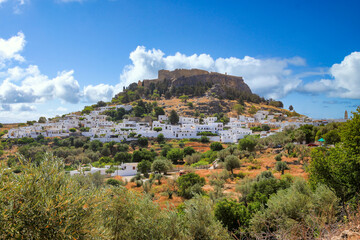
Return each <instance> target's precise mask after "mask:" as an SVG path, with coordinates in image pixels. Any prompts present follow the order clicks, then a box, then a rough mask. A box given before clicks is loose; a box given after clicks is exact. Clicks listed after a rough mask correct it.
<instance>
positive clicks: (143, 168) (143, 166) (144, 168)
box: [137, 160, 151, 175]
mask: <svg viewBox="0 0 360 240" xmlns="http://www.w3.org/2000/svg"><path fill="white" fill-rule="evenodd" d="M137 170H138V172H141V173H142V174H144V175H148V172H149V171H150V170H151V162H150V161H148V160H142V161H141V162H139V164H138V165H137Z"/></svg>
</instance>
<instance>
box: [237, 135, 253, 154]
mask: <svg viewBox="0 0 360 240" xmlns="http://www.w3.org/2000/svg"><path fill="white" fill-rule="evenodd" d="M256 144H257V142H256V139H255V138H254V137H253V136H246V137H245V138H243V139H240V140H239V145H238V147H239V149H240V150H246V151H249V152H253V151H254V150H255V146H256Z"/></svg>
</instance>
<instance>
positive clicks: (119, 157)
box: [114, 152, 132, 163]
mask: <svg viewBox="0 0 360 240" xmlns="http://www.w3.org/2000/svg"><path fill="white" fill-rule="evenodd" d="M131 158H132V156H131V154H130V153H127V152H118V153H116V154H115V156H114V160H115V162H116V163H127V162H131Z"/></svg>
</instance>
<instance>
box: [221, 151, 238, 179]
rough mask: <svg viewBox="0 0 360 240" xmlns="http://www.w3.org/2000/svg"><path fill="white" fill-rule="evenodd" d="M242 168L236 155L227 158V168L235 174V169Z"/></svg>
mask: <svg viewBox="0 0 360 240" xmlns="http://www.w3.org/2000/svg"><path fill="white" fill-rule="evenodd" d="M239 167H240V159H239V158H238V157H236V156H234V155H229V156H227V157H226V158H225V168H226V170H228V171H230V172H231V174H232V175H233V174H234V169H235V168H239Z"/></svg>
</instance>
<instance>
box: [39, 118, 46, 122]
mask: <svg viewBox="0 0 360 240" xmlns="http://www.w3.org/2000/svg"><path fill="white" fill-rule="evenodd" d="M38 123H46V117H40V118H39V120H38Z"/></svg>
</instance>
